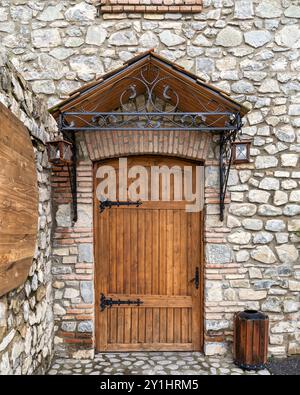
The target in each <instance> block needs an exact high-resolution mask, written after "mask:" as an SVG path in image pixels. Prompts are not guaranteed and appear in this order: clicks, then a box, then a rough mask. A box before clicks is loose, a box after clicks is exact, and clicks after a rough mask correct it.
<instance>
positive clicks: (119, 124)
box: [61, 64, 237, 131]
mask: <svg viewBox="0 0 300 395" xmlns="http://www.w3.org/2000/svg"><path fill="white" fill-rule="evenodd" d="M174 78H175V77H172V78H171V77H169V76H165V75H163V76H162V75H161V71H160V70H159V68H158V67H156V66H154V65H152V64H148V65H146V66H143V67H142V68H141V69H140V71H139V74H137V75H136V76H132V75H131V76H128V77H123V78H120V80H118V81H117V82H116V83H115V84H113V85H112V87H111V88H110V91H109V93H108V94H113V92H115V91H118V89H119V86H123V85H127V86H126V87H125V89H124V88H123V90H122V91H121V93H120V95H119V103H118V105H117V106H116V107H118V110H117V111H113V112H102V111H101V106H102V103H97V104H96V105H95V106H94V107H93V108H92V109H91V108H90V106H89V107H88V108H87V107H85V106H84V104H81V107H73V108H72V109H71V110H70V111H67V112H63V113H62V125H61V128H62V129H61V130H62V131H64V130H65V131H67V130H72V131H96V130H100V131H101V130H102V131H104V130H182V129H184V130H195V131H223V130H231V129H232V128H233V127H236V126H237V125H235V123H234V122H232V118H234V119H236V116H235V115H236V114H233V113H232V112H230V111H228V109H227V108H226V107H225V106H224V105H223V104H221V103H218V102H217V101H216V100H214V98H211V99H210V100H209V101H208V102H207V104H205V103H204V102H203V101H202V100H199V98H198V96H197V95H196V94H194V93H193V92H192V91H191V89H190V87H189V85H188V84H187V82H183V81H181V84H186V89H189V95H191V96H192V97H193V102H194V104H196V105H197V107H198V109H199V111H198V112H182V111H181V108H182V107H185V105H184V104H186V103H182V102H184V100H185V97H184V95H182V96H181V95H180V94H179V92H176V91H175V90H174V89H173V88H172V81H173V79H174ZM158 92H159V95H158ZM220 124H221V126H220Z"/></svg>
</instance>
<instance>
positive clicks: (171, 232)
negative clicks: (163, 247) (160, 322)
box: [167, 210, 174, 343]
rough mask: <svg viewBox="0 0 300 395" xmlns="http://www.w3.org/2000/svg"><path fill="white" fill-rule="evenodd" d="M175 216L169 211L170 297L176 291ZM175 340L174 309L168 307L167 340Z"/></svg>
mask: <svg viewBox="0 0 300 395" xmlns="http://www.w3.org/2000/svg"><path fill="white" fill-rule="evenodd" d="M173 221H174V216H173V211H172V210H168V211H167V295H168V296H169V297H170V296H172V295H173V292H174V286H173V285H174V257H173V238H174V226H173V224H174V222H173ZM173 341H174V315H173V309H172V308H168V309H167V342H168V343H173Z"/></svg>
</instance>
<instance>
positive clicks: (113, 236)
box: [108, 210, 118, 293]
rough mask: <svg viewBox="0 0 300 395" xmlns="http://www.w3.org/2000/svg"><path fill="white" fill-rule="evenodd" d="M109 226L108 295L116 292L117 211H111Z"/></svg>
mask: <svg viewBox="0 0 300 395" xmlns="http://www.w3.org/2000/svg"><path fill="white" fill-rule="evenodd" d="M110 215H111V219H110V224H109V232H110V246H109V249H110V259H109V287H108V292H109V293H116V292H117V223H116V222H117V216H118V211H117V210H111V212H110Z"/></svg>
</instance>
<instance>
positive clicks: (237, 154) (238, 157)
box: [232, 141, 251, 164]
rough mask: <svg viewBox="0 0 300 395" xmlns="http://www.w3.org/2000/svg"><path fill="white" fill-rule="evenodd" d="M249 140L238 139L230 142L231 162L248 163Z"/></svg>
mask: <svg viewBox="0 0 300 395" xmlns="http://www.w3.org/2000/svg"><path fill="white" fill-rule="evenodd" d="M250 147H251V142H250V141H238V142H234V143H232V148H233V158H232V159H233V163H235V164H239V163H249V162H250Z"/></svg>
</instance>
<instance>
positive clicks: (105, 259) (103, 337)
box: [98, 212, 110, 351]
mask: <svg viewBox="0 0 300 395" xmlns="http://www.w3.org/2000/svg"><path fill="white" fill-rule="evenodd" d="M109 216H110V213H109V212H106V213H102V215H101V216H99V221H100V224H99V229H100V232H99V233H100V235H101V239H100V240H99V250H98V259H99V264H100V272H101V277H100V279H99V285H100V287H99V288H100V293H104V294H107V291H108V273H109V251H110V248H109V229H108V228H109V222H110V221H109ZM107 247H108V248H107ZM100 293H99V297H100ZM107 321H108V312H107V309H106V310H105V311H103V312H100V313H99V349H100V350H101V351H105V350H107V343H108V322H107Z"/></svg>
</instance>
